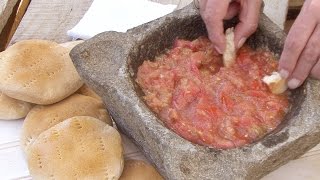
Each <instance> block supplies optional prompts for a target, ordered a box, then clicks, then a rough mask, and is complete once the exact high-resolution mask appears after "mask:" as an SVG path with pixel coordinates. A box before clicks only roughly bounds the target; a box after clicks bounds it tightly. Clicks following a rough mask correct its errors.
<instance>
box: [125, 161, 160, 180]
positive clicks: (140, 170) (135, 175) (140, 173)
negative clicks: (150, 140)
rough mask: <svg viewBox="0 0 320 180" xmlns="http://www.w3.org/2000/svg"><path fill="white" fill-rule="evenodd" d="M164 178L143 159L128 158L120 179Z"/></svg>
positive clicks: (155, 179) (148, 179) (146, 179)
mask: <svg viewBox="0 0 320 180" xmlns="http://www.w3.org/2000/svg"><path fill="white" fill-rule="evenodd" d="M151 179H152V180H164V179H163V177H162V176H161V175H160V174H159V173H158V172H157V170H156V169H155V168H154V167H153V166H151V165H149V164H147V163H145V162H143V161H141V160H133V159H132V160H126V161H125V163H124V168H123V172H122V175H121V177H120V179H119V180H151Z"/></svg>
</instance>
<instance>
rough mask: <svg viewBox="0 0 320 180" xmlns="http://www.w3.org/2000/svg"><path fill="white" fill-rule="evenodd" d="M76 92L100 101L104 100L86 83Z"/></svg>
mask: <svg viewBox="0 0 320 180" xmlns="http://www.w3.org/2000/svg"><path fill="white" fill-rule="evenodd" d="M76 93H79V94H82V95H85V96H90V97H93V98H95V99H97V100H99V101H102V99H101V97H100V96H99V95H98V94H96V93H95V92H94V91H93V90H92V89H90V88H89V87H88V86H87V85H86V84H84V85H83V86H81V88H80V89H79V90H78V91H77V92H76Z"/></svg>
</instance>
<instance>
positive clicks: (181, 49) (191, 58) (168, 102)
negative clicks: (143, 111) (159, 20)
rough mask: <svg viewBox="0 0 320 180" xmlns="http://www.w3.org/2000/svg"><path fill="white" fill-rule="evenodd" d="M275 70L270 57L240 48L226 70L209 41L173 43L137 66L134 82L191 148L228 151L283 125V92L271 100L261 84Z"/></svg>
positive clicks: (285, 96)
mask: <svg viewBox="0 0 320 180" xmlns="http://www.w3.org/2000/svg"><path fill="white" fill-rule="evenodd" d="M277 65H278V64H277V61H275V59H274V57H273V56H272V54H271V53H270V52H267V51H263V50H258V51H255V50H252V49H250V48H249V47H243V48H241V49H240V50H239V51H238V53H237V58H236V63H235V64H234V65H233V66H232V67H231V68H225V67H223V63H222V57H221V55H219V54H218V53H217V52H216V51H215V50H214V48H212V44H211V43H210V41H209V39H207V38H204V37H200V38H198V39H196V40H194V41H187V40H181V39H177V40H176V42H175V43H174V46H173V48H172V49H171V50H168V51H167V52H166V53H165V54H163V55H160V56H159V57H156V58H155V61H153V62H151V61H145V62H144V63H143V64H142V65H141V66H140V67H139V69H138V73H137V79H136V82H137V83H138V84H139V85H140V87H141V88H142V90H143V92H144V93H145V96H144V99H145V101H146V103H147V104H148V105H149V106H150V107H151V109H152V110H153V111H154V112H156V113H157V114H159V116H160V119H161V120H162V121H163V122H164V123H165V125H166V126H167V127H168V128H170V129H171V130H173V131H174V132H176V133H177V134H178V135H180V136H181V137H183V138H185V139H187V140H189V141H191V142H193V143H197V144H200V145H206V146H209V147H214V148H221V149H227V148H234V147H240V146H243V145H246V144H248V143H252V142H254V141H256V140H258V139H260V138H262V137H263V136H264V135H266V134H267V133H269V132H271V131H272V130H274V129H275V128H276V127H277V126H278V125H279V124H280V123H281V121H282V120H283V117H284V115H285V113H286V112H287V111H288V108H289V101H288V93H283V94H281V95H274V94H272V93H271V92H270V91H269V89H268V88H267V86H266V85H265V84H264V83H263V82H262V80H261V79H262V78H263V76H265V75H267V74H270V72H272V71H275V70H276V68H277Z"/></svg>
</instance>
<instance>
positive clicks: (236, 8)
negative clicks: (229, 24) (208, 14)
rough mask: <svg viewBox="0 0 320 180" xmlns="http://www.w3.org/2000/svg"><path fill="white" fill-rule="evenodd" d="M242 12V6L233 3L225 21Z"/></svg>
mask: <svg viewBox="0 0 320 180" xmlns="http://www.w3.org/2000/svg"><path fill="white" fill-rule="evenodd" d="M239 12H240V4H239V3H237V2H232V3H230V4H229V7H228V11H227V14H226V16H225V17H224V19H232V18H233V17H235V16H236V15H238V14H239Z"/></svg>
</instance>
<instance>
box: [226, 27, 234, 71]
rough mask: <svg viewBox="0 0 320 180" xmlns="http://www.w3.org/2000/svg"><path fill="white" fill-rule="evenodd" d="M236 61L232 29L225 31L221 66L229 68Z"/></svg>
mask: <svg viewBox="0 0 320 180" xmlns="http://www.w3.org/2000/svg"><path fill="white" fill-rule="evenodd" d="M235 59H236V47H235V44H234V32H233V28H229V29H227V30H226V49H225V51H224V53H223V65H224V66H225V67H230V66H231V65H232V64H234V63H235Z"/></svg>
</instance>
